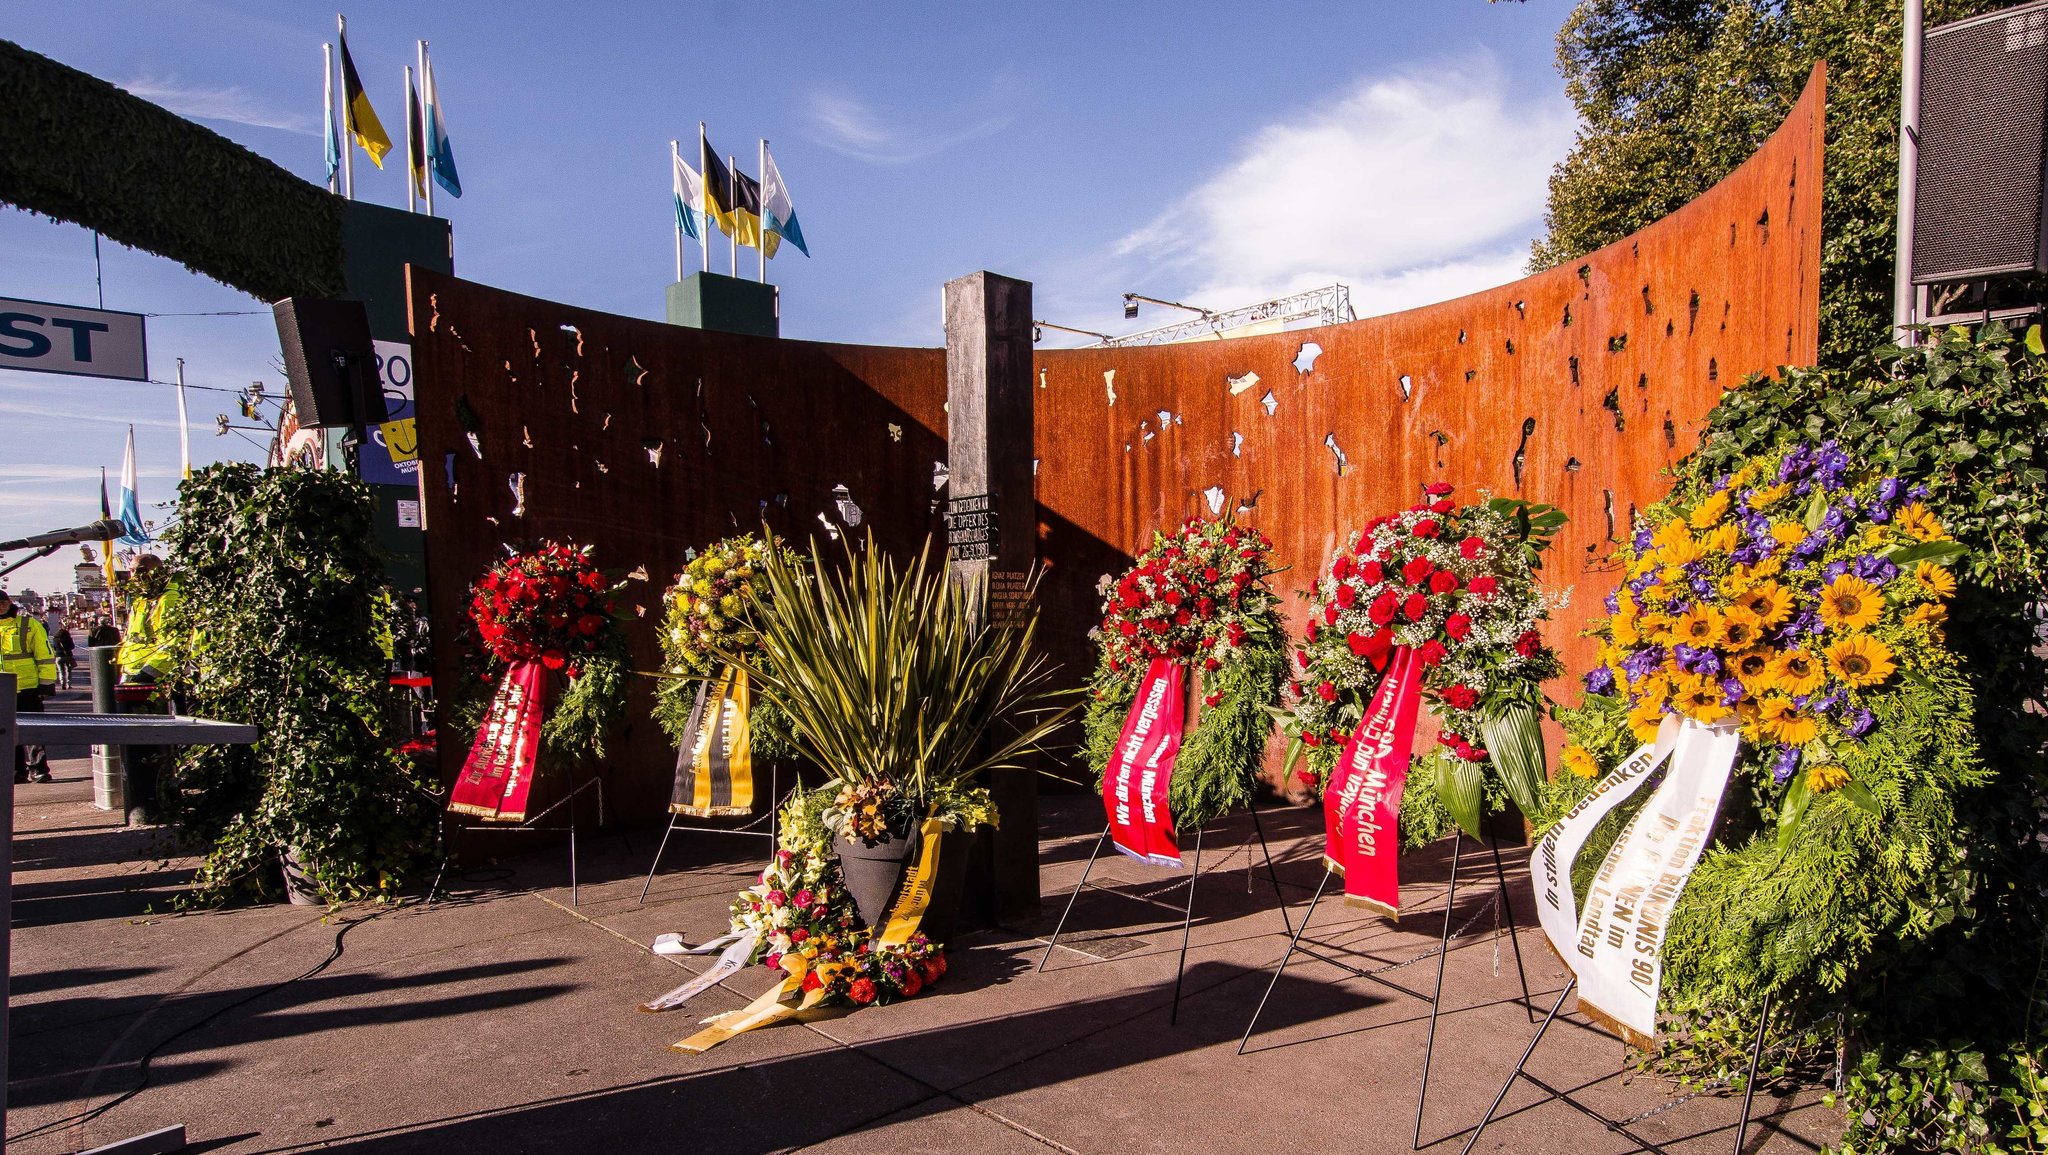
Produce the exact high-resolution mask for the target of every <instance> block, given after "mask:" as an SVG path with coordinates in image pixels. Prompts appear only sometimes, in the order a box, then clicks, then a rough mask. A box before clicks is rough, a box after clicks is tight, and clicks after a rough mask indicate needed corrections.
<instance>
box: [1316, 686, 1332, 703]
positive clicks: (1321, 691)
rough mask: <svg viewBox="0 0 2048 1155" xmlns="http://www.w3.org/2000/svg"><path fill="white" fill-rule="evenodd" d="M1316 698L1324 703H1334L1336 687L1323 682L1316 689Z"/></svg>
mask: <svg viewBox="0 0 2048 1155" xmlns="http://www.w3.org/2000/svg"><path fill="white" fill-rule="evenodd" d="M1316 696H1317V697H1319V698H1321V699H1322V700H1323V701H1325V702H1334V701H1336V700H1337V687H1335V686H1333V685H1331V684H1330V683H1328V682H1324V683H1323V684H1322V685H1320V686H1317V687H1316Z"/></svg>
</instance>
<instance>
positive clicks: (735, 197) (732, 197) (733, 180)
mask: <svg viewBox="0 0 2048 1155" xmlns="http://www.w3.org/2000/svg"><path fill="white" fill-rule="evenodd" d="M725 175H726V177H727V178H728V179H727V180H726V185H725V207H726V208H729V209H731V210H732V232H730V233H728V234H726V238H725V239H726V240H728V241H731V242H732V244H731V246H730V247H731V249H732V253H731V256H732V275H733V276H735V277H737V276H739V275H740V158H739V157H737V156H734V155H733V154H732V153H726V154H725Z"/></svg>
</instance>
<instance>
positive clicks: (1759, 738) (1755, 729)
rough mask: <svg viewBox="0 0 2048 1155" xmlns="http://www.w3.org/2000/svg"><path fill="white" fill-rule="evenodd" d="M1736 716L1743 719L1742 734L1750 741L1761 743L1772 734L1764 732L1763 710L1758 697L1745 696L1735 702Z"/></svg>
mask: <svg viewBox="0 0 2048 1155" xmlns="http://www.w3.org/2000/svg"><path fill="white" fill-rule="evenodd" d="M1735 714H1736V717H1738V718H1740V719H1741V721H1742V736H1743V738H1744V739H1746V740H1748V741H1750V742H1757V743H1761V742H1763V741H1764V740H1766V739H1767V738H1769V737H1770V735H1768V734H1766V733H1764V721H1763V710H1762V709H1761V708H1760V707H1758V705H1757V703H1756V699H1754V698H1744V699H1743V700H1742V701H1740V702H1737V703H1736V704H1735Z"/></svg>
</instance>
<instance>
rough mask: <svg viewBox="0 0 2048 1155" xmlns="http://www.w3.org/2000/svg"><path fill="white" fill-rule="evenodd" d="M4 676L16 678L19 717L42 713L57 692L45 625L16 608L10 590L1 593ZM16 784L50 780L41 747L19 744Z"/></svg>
mask: <svg viewBox="0 0 2048 1155" xmlns="http://www.w3.org/2000/svg"><path fill="white" fill-rule="evenodd" d="M0 673H7V674H13V675H14V710H15V713H17V714H40V713H42V712H43V695H44V694H48V693H52V692H54V691H55V690H56V688H57V659H56V657H55V656H54V655H52V654H51V653H50V636H49V634H47V633H45V632H44V631H43V623H41V622H39V621H37V620H36V619H34V618H32V617H30V616H29V615H27V614H25V613H22V612H21V611H19V610H17V609H15V608H14V599H13V598H12V597H10V596H9V595H8V593H7V591H6V590H0ZM31 775H33V776H34V777H33V779H31ZM14 780H15V781H16V782H28V781H31V780H33V781H36V782H48V781H49V780H50V759H49V756H48V755H47V754H45V753H44V752H43V748H42V747H41V746H27V745H21V744H16V746H15V747H14Z"/></svg>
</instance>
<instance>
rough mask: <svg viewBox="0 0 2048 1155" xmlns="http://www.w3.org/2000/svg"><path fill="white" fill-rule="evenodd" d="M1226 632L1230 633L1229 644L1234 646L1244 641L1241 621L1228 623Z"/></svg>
mask: <svg viewBox="0 0 2048 1155" xmlns="http://www.w3.org/2000/svg"><path fill="white" fill-rule="evenodd" d="M1227 632H1228V633H1229V634H1230V644H1231V645H1233V646H1234V645H1237V644H1238V643H1240V642H1242V641H1244V624H1243V623H1242V622H1232V623H1230V629H1229V630H1228V631H1227Z"/></svg>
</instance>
